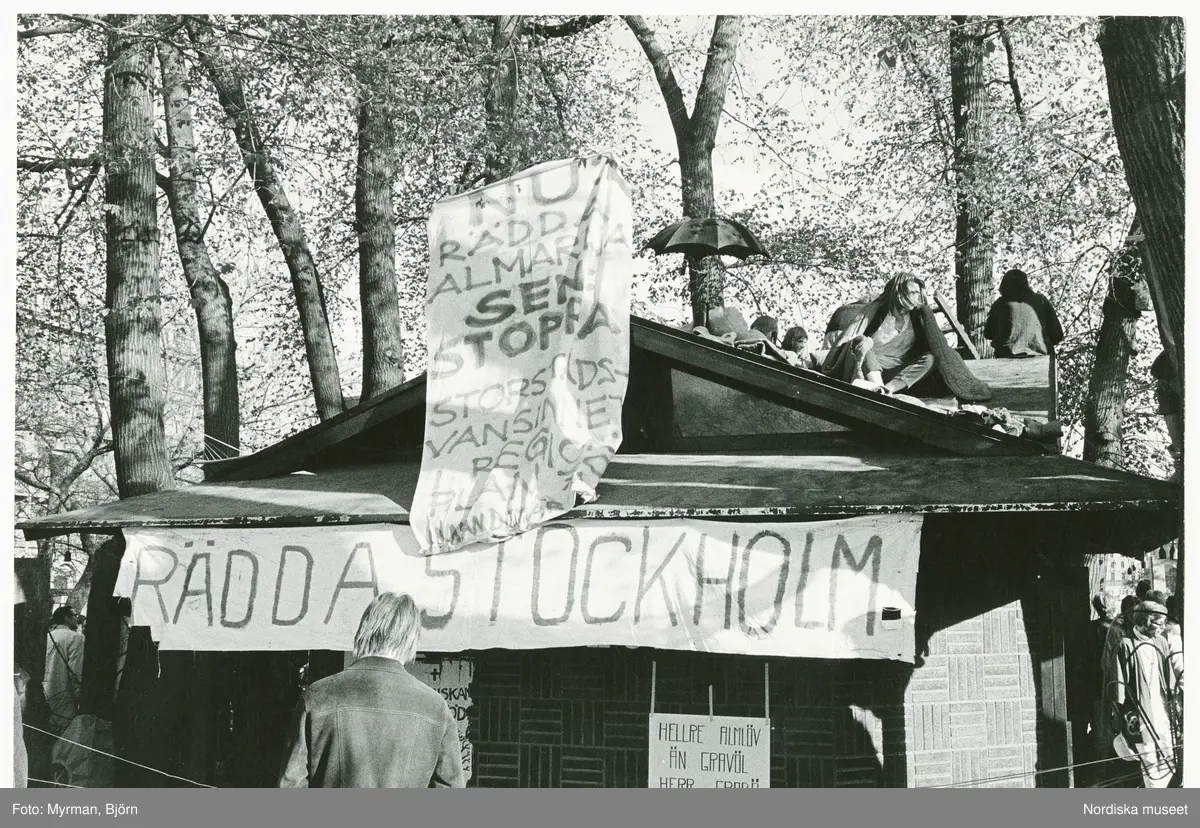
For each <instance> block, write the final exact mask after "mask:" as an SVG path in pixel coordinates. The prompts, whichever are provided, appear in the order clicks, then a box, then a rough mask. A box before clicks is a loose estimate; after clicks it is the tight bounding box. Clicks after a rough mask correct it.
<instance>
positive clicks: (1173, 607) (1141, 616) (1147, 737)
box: [1093, 581, 1183, 788]
mask: <svg viewBox="0 0 1200 828" xmlns="http://www.w3.org/2000/svg"><path fill="white" fill-rule="evenodd" d="M1182 598H1183V596H1182V594H1176V595H1164V594H1163V592H1161V591H1159V590H1155V589H1151V584H1150V582H1149V581H1141V582H1139V583H1138V586H1137V589H1136V591H1135V593H1134V594H1133V595H1127V596H1125V598H1124V599H1123V600H1122V602H1121V609H1120V612H1119V613H1118V614H1117V615H1116V616H1115V617H1113V616H1111V615H1110V613H1109V610H1108V608H1107V606H1106V605H1105V602H1104V599H1103V597H1102V596H1100V595H1097V596H1095V598H1094V599H1093V606H1094V607H1095V609H1096V613H1097V619H1096V622H1095V623H1096V629H1097V646H1098V647H1099V648H1100V673H1101V686H1100V710H1099V715H1097V716H1096V722H1095V724H1096V737H1097V740H1098V745H1097V747H1098V750H1099V755H1100V756H1101V757H1102V758H1104V759H1108V760H1109V762H1108V763H1107V765H1108V767H1107V768H1106V773H1105V776H1106V777H1107V778H1110V779H1112V778H1114V777H1119V776H1120V775H1121V772H1120V765H1121V764H1122V762H1119V761H1117V760H1124V762H1137V763H1138V766H1139V768H1140V771H1141V778H1142V784H1143V785H1144V786H1145V787H1147V788H1165V787H1177V786H1179V785H1180V770H1179V766H1180V763H1179V748H1180V744H1181V740H1180V736H1181V733H1182V730H1181V726H1182V719H1183V631H1182V626H1181V622H1182V619H1183V606H1182V603H1183V602H1182Z"/></svg>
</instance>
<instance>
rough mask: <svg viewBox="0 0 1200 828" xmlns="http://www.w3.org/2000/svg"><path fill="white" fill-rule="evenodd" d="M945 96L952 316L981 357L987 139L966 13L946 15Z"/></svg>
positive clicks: (979, 66) (980, 50) (974, 30)
mask: <svg viewBox="0 0 1200 828" xmlns="http://www.w3.org/2000/svg"><path fill="white" fill-rule="evenodd" d="M951 19H952V21H953V25H952V26H951V28H950V95H951V100H952V102H953V105H954V169H955V188H956V196H955V222H954V286H955V290H954V292H955V300H956V304H957V312H958V321H959V322H960V323H962V326H963V328H964V329H965V330H966V332H967V336H969V337H970V338H971V341H972V342H973V343H975V347H976V349H977V350H978V351H979V355H980V356H981V357H985V358H986V357H990V356H991V355H992V345H991V343H990V342H989V341H988V340H987V338H986V337H984V335H983V328H984V325H985V324H986V323H987V314H988V307H989V306H990V304H991V300H992V217H991V210H990V209H988V207H987V204H986V202H985V200H984V197H983V195H982V192H981V190H982V189H983V188H982V185H983V183H984V178H985V176H986V174H987V173H986V165H987V142H988V127H987V121H988V114H989V112H988V110H989V106H990V102H989V98H988V84H987V78H986V77H985V74H984V54H985V53H984V37H983V35H982V32H981V28H980V26H979V25H978V24H975V23H972V22H971V21H970V19H969V18H967V17H964V16H961V15H959V16H955V17H953V18H951Z"/></svg>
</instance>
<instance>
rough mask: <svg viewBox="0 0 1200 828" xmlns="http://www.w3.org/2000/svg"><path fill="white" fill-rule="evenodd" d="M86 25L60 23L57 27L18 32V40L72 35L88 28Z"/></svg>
mask: <svg viewBox="0 0 1200 828" xmlns="http://www.w3.org/2000/svg"><path fill="white" fill-rule="evenodd" d="M86 25H87V24H86V23H83V22H75V23H60V24H58V25H57V26H37V27H35V28H32V29H24V30H22V31H18V32H17V40H28V39H29V38H31V37H50V36H51V35H60V34H70V33H71V32H77V31H79V30H80V29H82V28H83V27H84V26H86Z"/></svg>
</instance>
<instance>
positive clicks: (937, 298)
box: [933, 291, 979, 359]
mask: <svg viewBox="0 0 1200 828" xmlns="http://www.w3.org/2000/svg"><path fill="white" fill-rule="evenodd" d="M933 302H934V305H936V306H937V308H938V309H940V310H941V312H942V315H943V316H945V317H946V320H947V321H948V322H949V323H950V329H951V330H952V331H954V333H955V334H956V335H957V336H958V342H959V345H960V346H961V347H963V348H966V349H967V351H968V353H970V354H971V359H979V350H978V349H977V348H976V347H975V343H974V342H972V341H971V337H969V336H967V331H966V329H965V328H963V326H962V324H961V323H960V322H959V321H958V318H957V317H956V316H955V315H954V311H952V310H950V303H949V302H947V301H946V298H945V297H944V296H942V294H941V293H939V292H938V291H934V292H933Z"/></svg>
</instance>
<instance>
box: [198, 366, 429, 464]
mask: <svg viewBox="0 0 1200 828" xmlns="http://www.w3.org/2000/svg"><path fill="white" fill-rule="evenodd" d="M424 405H425V375H424V374H421V375H420V376H417V377H413V378H412V379H410V380H409V381H408V382H405V383H402V384H401V385H398V386H396V387H395V388H390V389H388V390H387V391H385V392H384V393H382V394H380V395H379V396H377V397H372V398H371V399H369V400H367V401H366V402H364V403H359V404H358V405H356V406H354V407H353V408H351V409H349V410H347V411H343V412H342V413H341V414H338V415H337V416H336V417H331V418H330V419H328V420H326V421H324V422H322V423H318V424H317V425H315V426H312V427H311V428H306V429H304V430H303V431H300V432H298V433H296V434H293V435H292V436H291V437H287V438H285V439H283V440H280V441H279V442H278V443H275V444H273V445H270V446H267V447H266V448H265V449H262V450H261V451H256V452H255V453H254V454H247V455H245V456H244V457H235V458H232V459H229V460H223V461H221V462H220V463H210V464H207V465H206V466H205V468H204V477H205V479H206V480H254V479H258V478H262V477H271V476H272V475H277V474H287V473H288V472H293V471H297V470H299V469H303V468H304V467H305V463H306V462H307V461H308V460H309V459H310V458H312V457H313V456H315V455H317V454H319V453H321V452H323V451H326V450H327V449H330V448H332V447H333V446H335V445H337V444H338V443H340V442H342V441H345V440H349V439H350V438H352V437H354V436H356V435H358V434H361V433H362V432H364V431H366V430H367V429H369V428H373V427H374V426H376V425H379V424H380V423H383V422H387V421H388V420H391V419H393V418H395V417H397V416H398V415H400V414H403V413H404V412H405V411H409V410H411V409H413V408H415V407H417V406H424Z"/></svg>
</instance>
